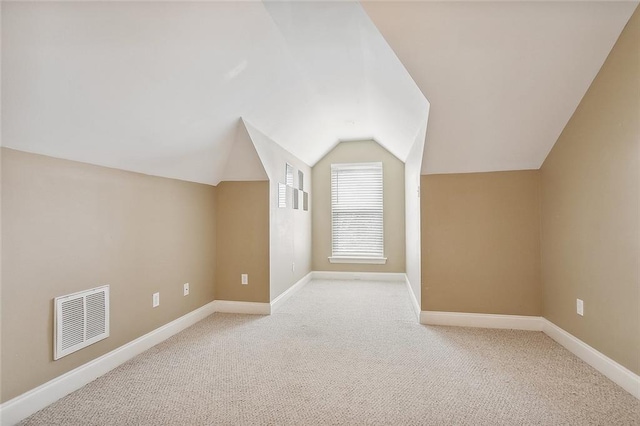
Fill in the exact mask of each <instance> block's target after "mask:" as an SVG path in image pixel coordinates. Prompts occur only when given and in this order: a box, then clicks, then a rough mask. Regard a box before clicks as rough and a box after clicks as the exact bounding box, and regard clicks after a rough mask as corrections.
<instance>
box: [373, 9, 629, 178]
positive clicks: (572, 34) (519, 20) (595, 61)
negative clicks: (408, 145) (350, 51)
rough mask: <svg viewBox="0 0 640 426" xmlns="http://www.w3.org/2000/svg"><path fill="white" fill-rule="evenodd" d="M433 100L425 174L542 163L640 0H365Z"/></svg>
mask: <svg viewBox="0 0 640 426" xmlns="http://www.w3.org/2000/svg"><path fill="white" fill-rule="evenodd" d="M363 6H364V8H365V10H366V11H367V13H368V14H369V16H370V17H371V19H372V20H373V22H374V23H375V24H376V26H377V28H378V29H379V30H380V32H381V33H382V34H383V36H384V37H385V39H386V40H387V42H388V43H389V45H390V46H391V47H392V48H393V50H394V51H395V53H396V54H397V55H398V57H399V58H400V60H401V61H402V63H403V65H404V66H405V67H406V69H407V70H408V71H409V73H410V74H411V76H412V77H413V79H414V80H415V82H416V83H417V84H418V86H419V87H420V89H421V90H422V92H423V93H424V95H425V96H426V97H427V98H428V99H429V101H430V102H431V110H430V116H429V128H428V130H427V137H426V144H425V150H424V158H423V163H422V172H423V174H428V173H465V172H484V171H498V170H520V169H538V168H539V167H540V166H541V165H542V163H543V161H544V159H545V158H546V156H547V154H548V153H549V151H550V150H551V148H552V147H553V144H554V143H555V142H556V140H557V139H558V136H559V135H560V133H561V132H562V129H563V128H564V126H565V125H566V123H567V122H568V120H569V118H570V117H571V115H572V114H573V112H574V111H575V108H576V107H577V106H578V104H579V102H580V100H581V99H582V96H584V94H585V92H586V91H587V89H588V87H589V85H590V84H591V82H592V81H593V78H594V77H595V76H596V74H597V72H598V71H599V69H600V67H601V66H602V64H603V63H604V60H605V59H606V57H607V55H608V53H609V51H610V50H611V48H612V47H613V45H614V43H615V41H616V40H617V38H618V36H619V35H620V32H621V31H622V29H623V28H624V25H625V24H626V23H627V21H628V20H629V18H630V16H631V14H632V13H633V11H634V9H635V8H636V6H637V2H597V1H588V2H580V1H572V2H561V1H553V2H538V1H532V2H518V1H507V2H483V1H479V2H455V1H452V2H432V1H424V2H395V1H393V2H387V1H382V2H366V3H363Z"/></svg>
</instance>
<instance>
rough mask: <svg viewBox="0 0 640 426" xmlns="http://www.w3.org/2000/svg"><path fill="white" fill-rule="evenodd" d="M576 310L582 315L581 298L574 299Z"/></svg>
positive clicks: (582, 304) (582, 303)
mask: <svg viewBox="0 0 640 426" xmlns="http://www.w3.org/2000/svg"><path fill="white" fill-rule="evenodd" d="M576 312H577V313H578V315H582V316H584V302H583V301H582V300H581V299H576Z"/></svg>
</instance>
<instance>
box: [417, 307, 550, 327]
mask: <svg viewBox="0 0 640 426" xmlns="http://www.w3.org/2000/svg"><path fill="white" fill-rule="evenodd" d="M420 324H427V325H452V326H457V327H481V328H503V329H513V330H531V331H542V326H543V323H542V317H534V316H521V315H498V314H469V313H463V312H438V311H422V312H420Z"/></svg>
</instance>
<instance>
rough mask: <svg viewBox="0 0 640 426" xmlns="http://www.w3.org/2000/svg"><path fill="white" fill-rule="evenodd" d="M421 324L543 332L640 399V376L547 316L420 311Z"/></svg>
mask: <svg viewBox="0 0 640 426" xmlns="http://www.w3.org/2000/svg"><path fill="white" fill-rule="evenodd" d="M420 323H421V324H428V325H450V326H458V327H482V328H502V329H514V330H530V331H542V332H544V333H545V334H546V335H548V336H549V337H551V338H552V339H553V340H555V341H556V342H558V343H559V344H560V345H562V346H563V347H564V348H566V349H567V350H568V351H569V352H572V353H573V354H574V355H576V356H577V357H578V358H580V359H581V360H583V361H584V362H586V363H587V364H589V365H590V366H592V367H593V368H595V369H596V370H598V371H599V372H600V373H602V374H603V375H605V376H606V377H608V378H609V379H610V380H611V381H613V382H614V383H616V384H617V385H618V386H620V387H621V388H622V389H624V390H626V391H627V392H629V393H630V394H631V395H633V396H635V397H636V398H638V399H640V376H638V375H637V374H635V373H634V372H632V371H630V370H628V369H627V368H625V367H623V366H622V365H620V364H618V363H617V362H616V361H614V360H612V359H611V358H609V357H608V356H606V355H604V354H603V353H601V352H599V351H598V350H596V349H594V348H592V347H591V346H589V345H587V344H586V343H585V342H583V341H582V340H580V339H578V338H577V337H575V336H574V335H572V334H570V333H568V332H566V331H565V330H563V329H562V328H560V327H558V326H557V325H555V324H554V323H552V322H551V321H549V320H547V319H546V318H543V317H528V316H518V315H492V314H469V313H460V312H436V311H422V312H420Z"/></svg>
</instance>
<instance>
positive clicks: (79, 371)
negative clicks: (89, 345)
mask: <svg viewBox="0 0 640 426" xmlns="http://www.w3.org/2000/svg"><path fill="white" fill-rule="evenodd" d="M214 307H215V302H211V303H208V304H206V305H204V306H202V307H201V308H198V309H196V310H195V311H191V312H189V313H188V314H186V315H183V316H181V317H180V318H178V319H176V320H173V321H171V322H170V323H168V324H165V325H163V326H162V327H160V328H157V329H155V330H153V331H151V332H149V333H147V334H145V335H144V336H141V337H138V338H137V339H135V340H133V341H131V342H129V343H127V344H125V345H123V346H120V347H119V348H117V349H114V350H113V351H111V352H109V353H107V354H105V355H102V356H101V357H99V358H96V359H94V360H93V361H90V362H88V363H86V364H84V365H81V366H80V367H78V368H75V369H73V370H71V371H69V372H67V373H65V374H63V375H61V376H58V377H56V378H55V379H53V380H50V381H48V382H47V383H44V384H42V385H40V386H38V387H37V388H34V389H32V390H30V391H28V392H25V393H23V394H22V395H20V396H17V397H15V398H13V399H11V400H9V401H7V402H5V403H4V404H2V405H0V423H1V424H3V425H6V426H9V425H13V424H16V423H18V422H19V421H21V420H23V419H25V418H27V417H29V416H30V415H31V414H33V413H35V412H36V411H38V410H41V409H43V408H45V407H46V406H48V405H49V404H52V403H54V402H55V401H57V400H58V399H60V398H62V397H64V396H66V395H68V394H70V393H71V392H73V391H76V390H78V389H80V388H81V387H82V386H84V385H86V384H87V383H89V382H91V381H93V380H95V379H96V378H98V377H100V376H102V375H103V374H106V373H108V372H109V371H111V370H113V369H114V368H116V367H117V366H119V365H121V364H123V363H125V362H127V361H128V360H130V359H131V358H133V357H135V356H136V355H139V354H141V353H142V352H144V351H146V350H147V349H149V348H151V347H153V346H155V345H157V344H158V343H160V342H162V341H164V340H166V339H168V338H169V337H171V336H173V335H174V334H177V333H179V332H181V331H182V330H184V329H185V328H187V327H190V326H192V325H193V324H195V323H197V322H198V321H201V320H203V319H204V318H206V317H208V316H209V315H211V314H213V313H214V312H215V309H214Z"/></svg>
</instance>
